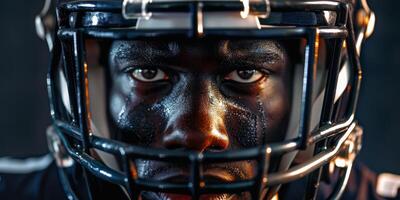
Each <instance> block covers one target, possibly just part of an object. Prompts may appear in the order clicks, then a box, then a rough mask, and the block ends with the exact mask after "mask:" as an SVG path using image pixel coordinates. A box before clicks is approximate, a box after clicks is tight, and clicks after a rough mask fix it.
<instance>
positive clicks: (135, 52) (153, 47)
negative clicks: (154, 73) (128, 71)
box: [111, 40, 285, 67]
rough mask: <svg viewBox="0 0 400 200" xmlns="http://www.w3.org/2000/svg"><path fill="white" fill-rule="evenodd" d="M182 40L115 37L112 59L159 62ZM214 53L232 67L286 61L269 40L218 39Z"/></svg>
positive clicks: (172, 55)
mask: <svg viewBox="0 0 400 200" xmlns="http://www.w3.org/2000/svg"><path fill="white" fill-rule="evenodd" d="M181 45H182V44H181V43H180V42H177V41H170V42H154V41H150V42H146V41H117V42H115V43H114V44H113V45H112V48H111V55H112V59H113V61H114V62H115V61H117V62H118V63H124V62H129V61H135V62H143V63H159V62H163V60H164V61H166V60H168V59H173V58H175V57H176V56H178V54H179V53H180V50H181V49H180V48H181ZM215 45H216V46H215V47H212V48H215V51H214V52H215V53H216V54H218V55H216V56H217V57H219V58H220V61H221V64H222V65H225V66H228V67H229V66H231V67H239V66H242V65H244V66H245V65H246V64H247V65H257V66H263V65H273V64H275V63H284V62H285V50H284V49H283V47H282V46H281V45H280V44H279V43H278V42H275V41H272V40H243V41H242V40H241V41H229V40H225V41H220V42H218V43H217V44H215Z"/></svg>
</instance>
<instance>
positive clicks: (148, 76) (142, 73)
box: [131, 68, 168, 82]
mask: <svg viewBox="0 0 400 200" xmlns="http://www.w3.org/2000/svg"><path fill="white" fill-rule="evenodd" d="M131 75H132V77H133V78H135V79H137V80H139V81H143V82H155V81H160V80H168V76H167V74H166V73H165V72H164V71H162V70H161V69H151V68H138V69H135V70H133V72H132V73H131Z"/></svg>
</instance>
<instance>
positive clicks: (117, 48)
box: [110, 41, 179, 62]
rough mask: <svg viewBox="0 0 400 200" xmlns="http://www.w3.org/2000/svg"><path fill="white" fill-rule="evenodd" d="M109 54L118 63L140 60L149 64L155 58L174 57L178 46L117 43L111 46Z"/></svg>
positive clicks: (136, 42) (143, 42)
mask: <svg viewBox="0 0 400 200" xmlns="http://www.w3.org/2000/svg"><path fill="white" fill-rule="evenodd" d="M110 53H111V55H112V57H113V59H118V60H119V61H127V60H135V59H140V60H142V61H144V62H151V61H153V60H154V59H155V58H171V57H174V56H176V55H177V54H178V53H179V45H177V44H176V43H175V42H168V43H165V42H163V43H155V42H145V41H118V42H116V43H114V44H113V45H112V47H111V52H110Z"/></svg>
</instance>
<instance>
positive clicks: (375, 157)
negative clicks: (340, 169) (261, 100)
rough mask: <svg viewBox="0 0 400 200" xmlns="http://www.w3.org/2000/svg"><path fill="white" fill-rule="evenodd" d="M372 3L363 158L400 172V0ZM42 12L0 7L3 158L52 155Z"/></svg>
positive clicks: (361, 115) (37, 3) (14, 4)
mask: <svg viewBox="0 0 400 200" xmlns="http://www.w3.org/2000/svg"><path fill="white" fill-rule="evenodd" d="M370 4H371V7H372V8H373V9H374V10H375V13H376V15H377V25H376V29H375V34H374V35H373V37H372V38H371V39H369V41H368V42H367V44H366V45H365V46H364V49H363V52H362V58H363V59H362V64H363V66H364V81H363V86H362V94H361V98H360V105H359V109H358V119H359V121H360V123H361V125H362V126H363V127H364V130H365V131H364V132H365V137H364V145H363V146H364V148H363V150H362V152H361V155H360V159H361V160H362V161H363V162H364V163H366V164H367V165H368V166H369V167H370V168H372V169H373V170H375V171H378V172H383V171H388V172H392V173H398V174H400V156H399V153H400V134H399V133H398V129H399V124H400V115H399V113H400V84H399V83H398V82H397V81H399V78H398V77H399V74H400V34H398V31H400V28H398V24H399V23H398V21H397V20H398V19H400V12H398V9H397V8H398V6H400V1H396V0H391V1H389V0H388V1H372V0H370ZM41 8H42V1H41V0H29V1H28V0H25V1H7V2H3V3H2V7H1V8H0V26H1V28H0V113H1V115H0V156H26V155H38V154H43V153H46V152H47V145H46V139H45V129H46V127H47V126H48V125H49V121H50V120H49V117H48V110H49V109H48V106H47V105H48V101H47V96H46V95H47V94H46V81H45V76H46V70H47V65H48V54H47V48H46V46H45V43H44V42H42V41H40V40H39V39H38V38H37V37H36V33H35V28H34V17H35V15H36V14H37V13H38V12H39V11H40V10H41ZM396 21H397V22H396Z"/></svg>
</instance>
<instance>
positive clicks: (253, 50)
mask: <svg viewBox="0 0 400 200" xmlns="http://www.w3.org/2000/svg"><path fill="white" fill-rule="evenodd" d="M219 54H220V55H221V56H222V57H223V58H224V59H223V61H224V62H225V63H227V64H230V63H232V62H233V61H234V62H237V61H238V60H241V61H242V63H243V62H245V63H246V62H249V63H254V62H261V63H269V64H274V63H276V62H282V61H285V55H286V52H285V50H284V49H283V47H282V46H281V45H280V44H279V43H278V42H275V41H271V40H257V41H242V42H231V41H225V42H223V43H222V44H221V45H220V48H219Z"/></svg>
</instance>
